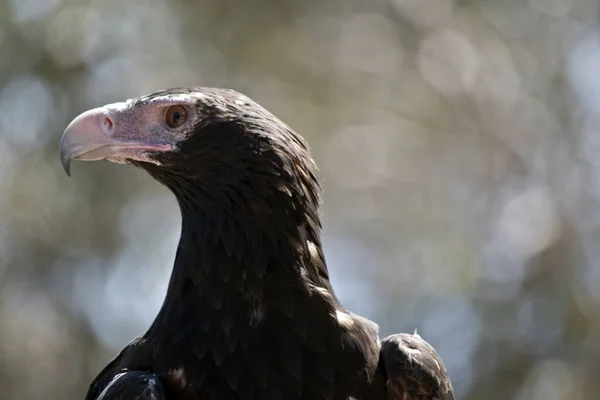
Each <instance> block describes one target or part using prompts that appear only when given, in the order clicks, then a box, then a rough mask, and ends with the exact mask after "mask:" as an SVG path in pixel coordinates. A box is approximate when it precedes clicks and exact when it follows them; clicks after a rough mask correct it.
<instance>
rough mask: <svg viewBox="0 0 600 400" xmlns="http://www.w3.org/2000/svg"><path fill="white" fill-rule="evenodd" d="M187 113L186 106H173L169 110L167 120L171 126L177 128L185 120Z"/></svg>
mask: <svg viewBox="0 0 600 400" xmlns="http://www.w3.org/2000/svg"><path fill="white" fill-rule="evenodd" d="M186 119H187V113H186V111H185V107H184V106H179V105H177V106H171V107H169V109H168V110H167V117H166V122H167V125H168V126H169V128H177V127H178V126H180V125H181V124H183V123H184V122H185V120H186Z"/></svg>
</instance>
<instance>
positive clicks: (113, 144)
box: [60, 87, 320, 222]
mask: <svg viewBox="0 0 600 400" xmlns="http://www.w3.org/2000/svg"><path fill="white" fill-rule="evenodd" d="M60 156H61V161H62V164H63V167H64V168H65V170H66V172H67V173H68V174H69V173H70V164H71V161H72V160H85V161H94V160H103V159H106V160H109V161H113V162H118V163H129V164H133V165H136V166H138V167H141V168H143V169H144V170H146V171H148V172H149V173H150V174H151V175H152V176H153V177H154V178H155V179H156V180H158V181H159V182H161V183H163V184H165V185H166V186H167V187H169V188H170V189H171V190H172V191H173V192H174V193H175V195H176V196H177V198H178V200H179V202H180V205H182V207H186V206H200V207H204V208H211V209H218V208H223V207H225V206H229V207H232V206H235V207H239V208H240V209H244V208H247V207H252V208H254V211H255V212H265V213H266V212H267V209H268V210H269V211H268V212H272V211H273V210H276V209H279V210H282V212H283V213H288V214H291V213H293V212H294V210H296V211H299V210H302V211H303V213H308V214H310V215H309V217H310V218H312V219H315V220H318V217H317V212H318V210H317V208H318V203H319V196H320V185H319V181H318V178H317V176H318V171H317V167H316V165H315V163H314V161H313V159H312V157H311V154H310V151H309V149H308V145H307V144H306V142H305V140H304V139H303V138H302V137H301V136H300V135H298V134H297V133H295V132H294V131H293V130H292V129H291V128H289V127H288V126H287V125H286V124H284V123H283V122H281V121H280V120H279V119H278V118H276V117H275V116H274V115H273V114H271V113H270V112H268V111H267V110H265V109H264V108H263V107H261V106H260V105H258V104H257V103H255V102H254V101H252V100H251V99H249V98H248V97H246V96H244V95H242V94H240V93H238V92H235V91H233V90H229V89H215V88H205V87H201V88H193V89H184V88H178V89H168V90H161V91H158V92H155V93H152V94H149V95H146V96H141V97H138V98H136V99H131V100H128V101H125V102H119V103H113V104H108V105H105V106H103V107H99V108H95V109H92V110H89V111H86V112H84V113H82V114H81V115H79V116H78V117H77V118H75V119H74V120H73V121H72V122H71V123H70V124H69V126H68V127H67V129H66V130H65V132H64V134H63V137H62V140H61V143H60ZM261 210H262V211H261ZM288 222H289V221H288ZM296 222H299V221H296Z"/></svg>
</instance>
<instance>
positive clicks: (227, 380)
mask: <svg viewBox="0 0 600 400" xmlns="http://www.w3.org/2000/svg"><path fill="white" fill-rule="evenodd" d="M60 158H61V162H62V165H63V167H64V169H65V171H66V172H67V175H70V164H71V161H72V160H85V161H94V160H108V161H112V162H116V163H125V164H131V165H134V166H136V167H139V168H141V169H143V170H145V171H146V172H148V173H149V174H150V175H151V176H152V177H153V178H154V179H155V180H157V181H158V182H160V183H161V184H163V185H164V186H166V187H167V188H168V189H169V190H170V191H171V192H172V193H173V195H174V196H175V198H176V200H177V202H178V205H179V209H180V211H181V221H182V222H181V235H180V239H179V244H178V246H177V250H176V254H175V262H174V266H173V270H172V273H171V277H170V280H169V284H168V289H167V293H166V296H165V298H164V302H163V304H162V307H161V309H160V310H159V312H158V314H157V316H156V318H155V319H154V322H153V323H152V324H151V326H150V327H149V328H148V330H147V331H146V332H145V333H143V334H142V335H140V336H139V337H137V338H135V339H133V340H132V341H131V342H130V343H129V344H128V345H127V346H126V347H125V348H124V349H123V350H122V351H121V352H120V353H119V354H118V355H116V357H114V359H113V360H112V361H110V362H109V363H108V365H107V366H106V367H105V368H104V369H103V370H102V371H101V372H100V373H99V374H98V375H97V377H96V378H95V379H94V380H93V381H92V383H91V384H90V387H89V390H88V392H87V395H86V397H85V398H86V399H87V400H109V399H120V400H134V399H139V400H151V399H152V400H166V399H169V400H180V399H181V400H183V399H189V400H193V399H198V400H228V399H231V400H234V399H235V400H238V399H239V400H255V399H265V400H276V399H286V400H292V399H303V400H308V399H311V400H349V399H357V400H358V399H360V400H367V399H374V400H379V399H387V400H392V399H393V400H417V399H419V400H426V399H438V400H452V399H454V394H453V388H452V384H451V382H450V379H449V377H448V373H447V371H446V367H445V366H444V363H443V362H442V360H441V358H440V357H439V355H438V354H437V353H436V351H435V350H434V348H433V347H432V346H431V345H429V344H428V343H427V342H426V341H425V340H423V339H422V338H421V337H420V336H419V335H418V334H416V332H415V333H414V334H395V335H391V336H389V337H386V338H384V339H383V340H380V339H379V333H378V325H376V324H375V323H374V322H371V321H370V320H368V319H366V318H363V317H361V316H359V315H357V314H354V313H352V312H351V311H349V310H348V309H346V308H344V306H343V305H342V304H341V302H340V301H339V299H338V298H337V296H336V294H335V292H334V290H333V288H332V285H331V282H330V279H329V274H328V270H327V266H326V262H325V255H324V253H323V248H322V241H321V219H320V204H321V191H322V186H321V183H320V178H319V171H318V168H317V165H316V164H315V162H314V159H313V158H312V156H311V153H310V150H309V146H308V144H307V142H306V141H305V140H304V139H303V137H302V136H300V135H299V134H297V133H296V132H295V131H294V130H293V129H292V128H290V127H289V126H288V125H286V124H285V123H284V122H282V121H281V120H279V119H278V118H277V117H275V116H274V115H273V114H272V113H270V112H269V111H267V110H266V109H265V108H263V107H262V106H260V105H259V104H257V103H256V102H254V101H253V100H251V99H250V98H249V97H247V96H245V95H243V94H241V93H239V92H236V91H234V90H231V89H221V88H211V87H195V88H173V89H166V90H160V91H157V92H154V93H151V94H148V95H144V96H141V97H138V98H135V99H130V100H127V101H124V102H118V103H113V104H108V105H105V106H103V107H99V108H95V109H92V110H89V111H86V112H84V113H82V114H81V115H79V116H77V117H76V118H75V119H74V120H73V121H72V122H71V123H70V124H69V125H68V126H67V128H66V129H65V131H64V133H63V136H62V139H61V142H60Z"/></svg>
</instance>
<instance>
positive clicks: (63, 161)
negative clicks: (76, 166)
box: [60, 143, 71, 177]
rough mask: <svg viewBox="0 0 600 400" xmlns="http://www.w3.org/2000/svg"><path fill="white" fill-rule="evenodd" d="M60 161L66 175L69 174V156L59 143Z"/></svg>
mask: <svg viewBox="0 0 600 400" xmlns="http://www.w3.org/2000/svg"><path fill="white" fill-rule="evenodd" d="M60 163H61V164H62V167H63V169H64V170H65V172H66V173H67V176H69V177H70V176H71V156H70V155H69V154H68V152H67V151H65V149H64V147H63V146H62V143H61V148H60Z"/></svg>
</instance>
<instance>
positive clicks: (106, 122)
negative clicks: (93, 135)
mask: <svg viewBox="0 0 600 400" xmlns="http://www.w3.org/2000/svg"><path fill="white" fill-rule="evenodd" d="M102 124H103V128H104V131H105V132H112V130H113V126H114V125H113V122H112V119H110V118H109V117H105V118H104V122H103V123H102Z"/></svg>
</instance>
